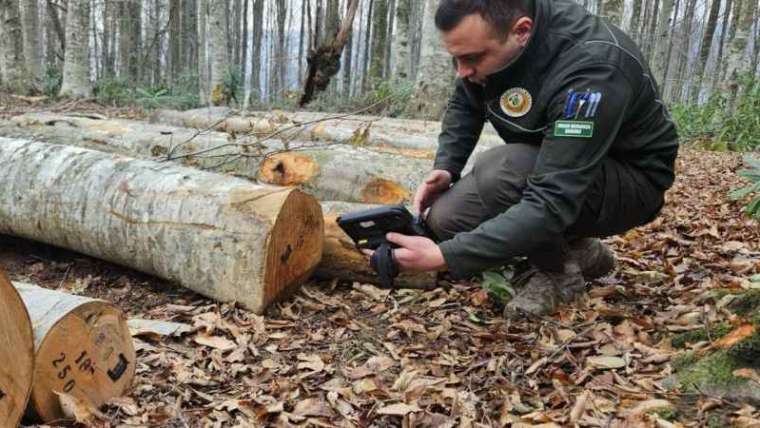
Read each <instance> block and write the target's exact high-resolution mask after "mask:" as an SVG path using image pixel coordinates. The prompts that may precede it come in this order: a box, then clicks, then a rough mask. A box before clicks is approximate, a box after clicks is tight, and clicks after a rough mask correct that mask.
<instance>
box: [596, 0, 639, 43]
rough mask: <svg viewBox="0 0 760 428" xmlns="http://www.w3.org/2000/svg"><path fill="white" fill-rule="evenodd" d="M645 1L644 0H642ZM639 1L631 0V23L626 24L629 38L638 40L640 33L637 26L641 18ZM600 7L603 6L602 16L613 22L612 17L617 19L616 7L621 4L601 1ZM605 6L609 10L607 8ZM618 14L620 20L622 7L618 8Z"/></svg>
mask: <svg viewBox="0 0 760 428" xmlns="http://www.w3.org/2000/svg"><path fill="white" fill-rule="evenodd" d="M643 1H646V0H643ZM641 2H642V0H633V11H632V13H631V23H630V24H629V25H628V28H627V30H628V34H630V36H631V38H632V39H633V40H634V41H635V40H639V35H640V28H639V20H640V19H641ZM602 7H604V8H605V10H604V16H605V17H606V18H607V19H609V20H610V22H612V23H614V21H613V20H614V19H618V15H617V13H618V11H617V9H616V8H617V7H621V8H622V4H621V5H618V3H617V2H615V1H605V2H604V3H602ZM607 8H609V9H611V10H607ZM620 11H621V12H620V16H621V18H620V19H621V20H622V9H620Z"/></svg>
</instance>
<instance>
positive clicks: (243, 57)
mask: <svg viewBox="0 0 760 428" xmlns="http://www.w3.org/2000/svg"><path fill="white" fill-rule="evenodd" d="M248 36H249V34H248V0H243V32H242V35H241V38H242V40H241V41H240V76H242V79H243V83H245V77H246V67H247V66H248ZM298 61H299V62H300V61H301V57H300V56H299V57H298Z"/></svg>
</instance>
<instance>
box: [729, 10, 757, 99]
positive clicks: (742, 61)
mask: <svg viewBox="0 0 760 428" xmlns="http://www.w3.org/2000/svg"><path fill="white" fill-rule="evenodd" d="M756 8H757V1H756V0H744V1H742V2H741V7H740V8H737V9H736V10H737V12H739V19H738V21H737V23H736V27H735V29H734V37H733V38H732V39H731V41H730V42H729V47H728V55H727V57H726V73H725V76H726V79H727V87H726V89H727V92H728V94H729V99H728V104H729V110H730V111H733V110H734V105H735V101H736V95H737V94H738V93H739V86H740V85H741V82H740V81H739V80H740V78H741V77H742V75H743V74H745V73H749V72H750V71H751V72H752V74H753V75H754V73H755V70H750V64H751V56H750V55H751V52H747V46H748V44H749V41H750V37H751V36H752V33H751V32H752V23H753V18H754V16H755V9H756ZM747 54H749V55H747Z"/></svg>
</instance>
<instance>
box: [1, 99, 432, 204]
mask: <svg viewBox="0 0 760 428" xmlns="http://www.w3.org/2000/svg"><path fill="white" fill-rule="evenodd" d="M13 120H14V122H15V123H17V124H19V125H20V126H21V127H22V128H24V129H32V130H34V133H35V134H36V137H37V138H39V137H42V138H43V139H45V140H46V141H50V142H53V143H58V144H66V145H75V146H83V147H86V148H91V149H95V150H102V151H106V152H111V153H118V154H124V155H128V156H136V157H147V158H160V159H165V158H166V156H168V154H169V153H170V152H171V153H172V154H173V155H172V156H173V157H174V158H175V161H177V162H181V163H183V164H185V165H187V166H199V167H206V168H208V167H211V166H213V165H220V164H222V165H221V166H220V168H219V169H220V170H221V172H230V173H233V174H234V175H237V176H240V177H244V178H249V179H253V180H256V181H259V182H261V183H266V184H274V185H279V186H298V187H300V188H302V189H304V190H307V191H308V192H309V193H311V194H313V195H314V196H315V197H317V198H318V199H320V200H342V201H348V202H361V203H379V204H395V203H401V202H409V201H410V199H411V197H412V195H413V192H414V191H415V189H416V188H417V186H418V185H419V183H421V182H422V180H423V178H424V176H425V175H426V174H427V172H428V171H429V170H430V168H432V157H428V156H422V157H420V156H419V153H418V152H416V151H413V150H406V149H394V150H393V152H390V151H385V152H379V151H378V150H370V149H369V148H367V147H364V146H362V147H356V146H350V145H343V144H334V145H326V144H324V143H320V142H312V143H308V142H303V141H297V142H291V144H290V145H289V148H290V149H292V150H291V151H284V150H285V145H284V142H283V141H281V140H276V139H275V140H268V141H266V142H264V145H265V147H261V148H258V149H256V150H260V152H258V155H257V153H256V152H253V151H252V150H253V149H250V150H248V151H246V149H244V148H241V147H238V146H231V145H229V144H228V143H229V142H228V141H227V139H226V136H225V135H224V134H220V133H217V132H212V133H210V134H204V135H198V136H196V139H192V140H191V142H190V143H188V144H183V145H181V146H180V147H177V146H178V145H179V144H180V143H181V142H183V141H187V140H188V139H191V138H192V137H194V136H195V134H196V132H195V131H191V130H189V129H186V128H174V127H166V126H163V125H148V124H144V123H141V122H135V121H128V120H120V119H108V120H103V119H97V118H89V117H82V116H66V115H58V114H51V113H32V114H27V115H22V116H18V117H16V118H14V119H13ZM215 148H217V149H215ZM212 149H214V150H212ZM198 151H206V152H207V153H205V155H211V156H212V157H205V156H204V155H199V156H190V157H183V155H185V154H187V153H192V152H198ZM244 152H245V153H244Z"/></svg>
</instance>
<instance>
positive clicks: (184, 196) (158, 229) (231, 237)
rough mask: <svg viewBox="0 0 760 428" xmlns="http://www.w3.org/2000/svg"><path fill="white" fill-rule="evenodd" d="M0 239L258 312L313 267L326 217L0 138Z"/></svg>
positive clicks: (112, 158)
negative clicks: (23, 241) (110, 265)
mask: <svg viewBox="0 0 760 428" xmlns="http://www.w3.org/2000/svg"><path fill="white" fill-rule="evenodd" d="M0 188H2V189H3V193H2V194H0V233H5V234H9V235H15V236H19V237H23V238H27V239H32V240H36V241H41V242H45V243H48V244H52V245H57V246H60V247H64V248H68V249H71V250H75V251H79V252H81V253H84V254H88V255H91V256H93V257H97V258H100V259H103V260H108V261H111V262H114V263H118V264H122V265H125V266H128V267H131V268H134V269H136V270H139V271H143V272H146V273H149V274H152V275H156V276H159V277H161V278H165V279H168V280H171V281H176V282H178V283H179V284H180V285H182V286H184V287H186V288H189V289H191V290H194V291H196V292H198V293H201V294H203V295H205V296H208V297H211V298H213V299H216V300H219V301H224V302H233V301H235V302H239V303H240V304H242V305H243V306H244V307H246V308H248V309H250V310H252V311H254V312H257V313H261V312H263V311H264V309H265V308H266V307H267V305H268V304H269V303H271V302H272V301H274V300H276V299H277V298H279V297H281V296H283V295H284V294H286V293H287V291H288V290H291V289H292V288H294V287H296V286H298V285H299V284H301V283H302V282H303V281H305V280H306V279H307V278H308V277H309V276H310V274H311V273H312V272H313V270H314V269H315V268H316V266H317V264H318V262H319V260H320V258H321V256H322V245H323V237H324V227H323V218H322V211H321V208H320V206H319V203H318V202H317V201H316V200H315V199H314V198H313V197H311V196H310V195H308V194H306V193H304V192H302V191H300V190H297V189H293V188H282V187H276V186H266V185H256V184H252V183H251V182H249V181H246V180H241V179H236V178H233V177H228V176H223V175H219V174H213V173H207V172H202V171H198V170H196V169H192V168H183V167H180V166H177V165H173V164H167V163H156V162H152V161H147V160H136V159H132V158H127V157H122V156H117V155H109V154H105V153H101V152H97V151H92V150H85V149H81V148H75V147H67V146H61V145H52V144H45V143H34V142H30V141H25V140H11V139H0Z"/></svg>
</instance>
